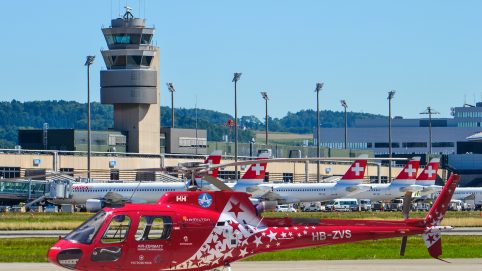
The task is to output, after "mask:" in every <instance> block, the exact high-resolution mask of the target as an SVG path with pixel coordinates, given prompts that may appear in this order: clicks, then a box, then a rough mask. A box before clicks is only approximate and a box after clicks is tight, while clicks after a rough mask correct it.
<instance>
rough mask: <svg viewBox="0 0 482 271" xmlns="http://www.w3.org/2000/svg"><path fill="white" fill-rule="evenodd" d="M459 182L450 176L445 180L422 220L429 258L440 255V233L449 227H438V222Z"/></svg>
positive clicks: (456, 178)
mask: <svg viewBox="0 0 482 271" xmlns="http://www.w3.org/2000/svg"><path fill="white" fill-rule="evenodd" d="M459 181H460V177H459V176H458V175H456V174H452V175H451V176H450V178H449V179H448V180H447V183H446V184H445V186H444V188H443V189H442V192H441V193H440V195H439V196H438V197H437V199H436V200H435V203H434V205H433V206H432V208H431V209H430V211H429V212H428V214H427V216H426V217H425V219H424V223H425V226H426V229H425V232H424V233H423V234H422V237H423V240H424V241H425V245H426V246H427V249H428V252H429V254H430V256H432V257H434V258H436V259H438V258H439V257H440V256H441V255H442V239H441V235H440V232H441V231H443V230H446V229H450V227H443V226H440V222H441V221H442V219H443V218H444V216H445V213H446V212H447V209H448V207H449V204H450V200H451V199H452V196H453V194H454V192H455V188H456V187H457V184H458V183H459Z"/></svg>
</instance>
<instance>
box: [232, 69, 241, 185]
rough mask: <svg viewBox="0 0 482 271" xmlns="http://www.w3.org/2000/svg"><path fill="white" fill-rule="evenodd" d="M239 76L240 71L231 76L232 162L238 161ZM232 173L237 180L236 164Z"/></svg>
mask: <svg viewBox="0 0 482 271" xmlns="http://www.w3.org/2000/svg"><path fill="white" fill-rule="evenodd" d="M240 78H241V73H240V72H235V73H234V76H233V82H234V162H235V163H237V162H238V96H237V91H236V87H237V83H238V81H239V79H240ZM234 175H235V179H236V182H237V181H238V165H235V166H234Z"/></svg>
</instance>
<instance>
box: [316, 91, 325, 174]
mask: <svg viewBox="0 0 482 271" xmlns="http://www.w3.org/2000/svg"><path fill="white" fill-rule="evenodd" d="M322 88H323V83H316V88H315V92H316V157H318V158H320V91H321V89H322ZM316 182H318V183H319V182H320V161H319V160H318V161H317V163H316Z"/></svg>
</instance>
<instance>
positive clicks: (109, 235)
mask: <svg viewBox="0 0 482 271" xmlns="http://www.w3.org/2000/svg"><path fill="white" fill-rule="evenodd" d="M130 225H131V218H130V217H128V216H126V215H116V216H114V217H113V218H112V220H111V221H110V224H109V227H108V228H107V230H106V231H105V232H104V235H103V236H102V240H101V241H102V243H104V244H113V243H120V242H122V241H124V240H125V239H126V236H127V232H128V231H129V227H130Z"/></svg>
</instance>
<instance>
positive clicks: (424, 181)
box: [415, 158, 440, 186]
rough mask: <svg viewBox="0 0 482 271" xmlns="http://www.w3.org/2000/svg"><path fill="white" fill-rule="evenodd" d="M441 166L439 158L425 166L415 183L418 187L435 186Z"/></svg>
mask: <svg viewBox="0 0 482 271" xmlns="http://www.w3.org/2000/svg"><path fill="white" fill-rule="evenodd" d="M439 164H440V159H439V158H433V159H432V160H430V162H429V163H428V164H427V166H425V168H424V169H423V170H422V172H421V173H420V175H419V176H418V178H417V181H416V182H415V184H416V185H422V186H430V185H435V179H436V178H437V170H438V166H439Z"/></svg>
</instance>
